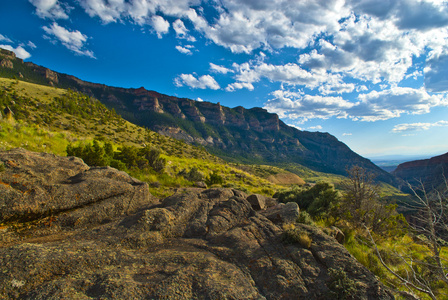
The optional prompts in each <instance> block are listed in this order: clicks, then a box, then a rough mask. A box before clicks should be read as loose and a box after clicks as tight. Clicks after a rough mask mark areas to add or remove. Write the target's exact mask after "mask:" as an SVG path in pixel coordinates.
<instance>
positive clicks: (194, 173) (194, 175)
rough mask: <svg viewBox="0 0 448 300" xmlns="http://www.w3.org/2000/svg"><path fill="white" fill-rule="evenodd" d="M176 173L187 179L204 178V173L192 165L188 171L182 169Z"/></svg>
mask: <svg viewBox="0 0 448 300" xmlns="http://www.w3.org/2000/svg"><path fill="white" fill-rule="evenodd" d="M177 175H179V176H182V177H184V178H185V179H186V180H188V181H202V180H204V174H203V173H202V172H200V171H199V170H198V168H196V167H193V168H191V170H190V171H188V172H187V170H185V169H183V170H182V171H180V172H179V173H178V174H177Z"/></svg>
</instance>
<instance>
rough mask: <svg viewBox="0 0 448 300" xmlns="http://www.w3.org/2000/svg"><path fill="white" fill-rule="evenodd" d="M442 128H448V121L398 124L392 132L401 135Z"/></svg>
mask: <svg viewBox="0 0 448 300" xmlns="http://www.w3.org/2000/svg"><path fill="white" fill-rule="evenodd" d="M442 126H448V121H438V122H435V123H411V124H399V125H395V126H394V128H393V129H392V132H394V133H402V132H411V131H423V130H429V129H430V128H432V127H442Z"/></svg>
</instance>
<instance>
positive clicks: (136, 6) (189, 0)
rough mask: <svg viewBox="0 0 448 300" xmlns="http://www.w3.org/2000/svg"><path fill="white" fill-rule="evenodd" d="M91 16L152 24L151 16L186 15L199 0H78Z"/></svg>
mask: <svg viewBox="0 0 448 300" xmlns="http://www.w3.org/2000/svg"><path fill="white" fill-rule="evenodd" d="M78 1H79V3H80V4H81V6H82V7H83V8H84V10H85V11H86V12H87V14H89V16H91V17H99V18H100V19H101V20H102V21H103V22H104V23H106V24H107V23H111V22H117V21H123V22H124V21H125V20H127V19H131V20H133V21H134V22H135V23H137V24H139V25H144V24H152V17H153V16H156V13H160V14H162V15H165V16H170V17H177V18H179V17H186V16H187V12H188V11H189V10H190V8H191V7H192V6H195V5H199V4H200V0H134V1H125V0H78Z"/></svg>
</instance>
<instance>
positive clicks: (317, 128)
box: [308, 125, 322, 130]
mask: <svg viewBox="0 0 448 300" xmlns="http://www.w3.org/2000/svg"><path fill="white" fill-rule="evenodd" d="M308 129H309V130H322V126H320V125H317V126H311V127H308Z"/></svg>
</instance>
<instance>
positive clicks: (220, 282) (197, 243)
mask: <svg viewBox="0 0 448 300" xmlns="http://www.w3.org/2000/svg"><path fill="white" fill-rule="evenodd" d="M0 159H1V160H2V161H3V162H4V164H5V166H6V170H5V171H3V172H2V173H1V174H0V176H1V180H2V182H3V183H4V184H2V193H3V194H2V195H22V196H21V197H18V198H14V197H11V198H8V199H9V200H8V201H4V200H1V201H3V202H2V206H1V212H2V218H3V221H2V222H3V226H2V227H1V230H0V236H1V237H2V240H3V243H0V295H2V299H18V298H19V299H62V298H63V299H304V298H305V299H328V298H331V297H332V296H331V295H332V294H331V290H330V289H329V288H328V286H330V285H329V284H328V283H329V282H331V281H332V280H333V281H334V280H336V279H335V278H331V276H330V273H329V271H328V269H329V268H334V269H342V270H344V272H346V274H347V275H348V276H349V278H351V279H353V280H354V281H355V282H357V287H356V288H357V291H358V294H357V298H359V299H392V296H391V295H390V294H389V293H388V292H387V291H386V290H385V289H384V287H383V286H382V285H381V284H380V283H379V282H378V281H377V279H376V278H375V276H374V275H373V274H371V273H370V272H369V271H368V270H367V269H366V268H364V267H363V266H362V265H361V264H360V263H358V262H357V261H356V260H355V259H354V258H353V257H352V256H351V255H350V254H349V253H348V252H347V251H346V250H345V248H344V247H343V246H342V245H340V244H339V243H337V242H336V241H335V239H334V238H333V237H330V236H328V235H326V234H325V233H323V232H322V231H321V230H320V229H318V228H316V227H313V226H306V225H301V224H296V225H295V226H296V230H300V231H301V232H303V233H305V234H307V235H308V236H309V237H310V238H311V240H312V242H311V245H310V246H309V247H306V248H304V247H303V246H301V245H300V244H298V243H293V244H285V243H284V242H283V241H282V240H283V239H282V235H283V229H282V227H281V226H279V225H276V224H274V223H273V222H271V221H270V220H269V219H267V218H266V217H264V216H263V215H261V214H259V213H258V212H256V211H255V210H253V208H252V206H251V204H250V203H249V201H248V200H247V197H248V196H247V195H246V194H245V193H243V192H240V191H237V190H233V189H208V190H202V189H192V190H180V191H179V192H178V193H176V194H174V195H172V196H170V197H168V198H166V199H164V200H163V201H161V202H158V201H156V200H155V199H154V198H153V197H151V196H150V195H149V194H148V193H147V192H146V188H145V186H146V185H145V184H143V183H141V182H139V181H136V180H135V179H132V178H129V177H128V176H127V175H125V174H123V173H121V172H118V171H116V170H113V169H110V168H89V167H88V166H86V165H85V164H83V162H82V161H81V160H79V159H76V158H63V157H56V156H52V155H48V154H36V153H31V152H27V151H24V150H14V151H11V152H2V153H0ZM47 160H48V163H45V161H47ZM37 166H40V167H37ZM27 170H29V171H30V172H31V173H32V174H31V173H30V172H27ZM8 178H9V179H8ZM11 178H17V179H18V180H21V181H20V182H19V181H17V183H14V182H13V179H11ZM25 178H26V180H25ZM94 181H98V182H97V183H94ZM106 182H107V183H108V185H111V187H106V185H107V184H106ZM64 185H68V186H72V192H71V193H70V192H69V191H68V189H66V188H64V187H63V186H64ZM118 187H120V188H121V189H122V190H121V192H117V193H112V191H111V189H113V191H116V189H117V188H118ZM21 189H23V190H21ZM27 190H34V191H36V192H35V195H47V196H48V198H47V200H46V201H45V200H44V199H43V198H41V197H37V196H34V197H31V196H27V195H26V191H27ZM22 191H23V193H21V192H22ZM19 193H21V194H19ZM76 194H79V198H76V197H75V195H76ZM105 195H112V196H110V197H109V198H108V197H105ZM8 197H9V196H8ZM71 197H75V199H71ZM68 198H70V199H68ZM14 199H15V200H14ZM33 201H34V202H33ZM34 203H37V204H34ZM105 203H107V205H106V204H105ZM125 204H127V205H125ZM284 206H286V205H284ZM87 207H88V208H89V210H86V208H87ZM21 208H22V209H21ZM106 208H107V209H106ZM120 209H122V210H123V211H120ZM94 212H97V214H98V215H100V216H101V217H98V216H96V215H94ZM50 213H51V214H52V216H54V218H55V220H54V221H53V222H43V220H47V221H48V220H49V218H51V217H50V216H48V214H50ZM81 216H89V218H90V221H83V220H81V221H79V222H68V221H67V220H68V218H69V217H71V218H80V217H81ZM60 219H63V220H65V222H62V221H60ZM30 220H31V221H30ZM58 222H59V223H58ZM5 237H8V238H7V239H6V238H5Z"/></svg>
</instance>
